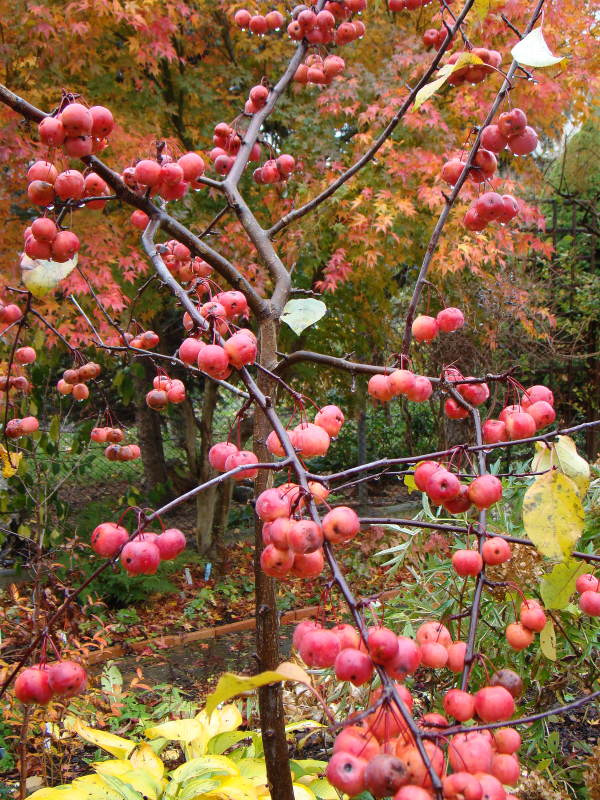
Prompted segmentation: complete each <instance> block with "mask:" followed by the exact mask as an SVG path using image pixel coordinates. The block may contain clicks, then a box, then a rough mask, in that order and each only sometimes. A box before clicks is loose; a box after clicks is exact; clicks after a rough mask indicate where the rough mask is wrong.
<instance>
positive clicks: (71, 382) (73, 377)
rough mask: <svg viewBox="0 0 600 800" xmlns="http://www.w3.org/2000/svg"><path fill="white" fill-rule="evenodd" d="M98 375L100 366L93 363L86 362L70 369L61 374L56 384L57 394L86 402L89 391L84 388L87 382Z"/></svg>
mask: <svg viewBox="0 0 600 800" xmlns="http://www.w3.org/2000/svg"><path fill="white" fill-rule="evenodd" d="M98 375H100V364H96V362H95V361H88V363H87V364H83V366H81V367H72V368H71V369H66V370H65V371H64V372H63V376H62V378H61V379H60V380H59V381H58V383H57V384H56V388H57V390H58V392H59V394H64V395H67V394H70V395H72V396H73V398H74V399H75V400H87V399H88V397H89V396H90V390H89V389H88V387H87V386H86V383H87V382H88V381H91V380H94V379H95V378H97V377H98Z"/></svg>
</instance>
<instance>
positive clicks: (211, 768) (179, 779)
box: [170, 755, 240, 783]
mask: <svg viewBox="0 0 600 800" xmlns="http://www.w3.org/2000/svg"><path fill="white" fill-rule="evenodd" d="M219 773H221V774H222V775H239V774H240V771H239V769H238V767H237V765H236V764H235V763H234V762H233V761H232V760H231V759H230V758H227V756H217V755H212V756H199V757H198V758H192V760H191V761H187V762H186V763H185V764H182V765H181V766H180V767H177V769H174V770H173V772H171V775H170V778H171V781H172V782H173V781H174V782H176V783H183V782H184V781H188V780H191V779H192V778H196V777H198V776H202V775H204V774H206V776H207V777H210V775H214V774H219Z"/></svg>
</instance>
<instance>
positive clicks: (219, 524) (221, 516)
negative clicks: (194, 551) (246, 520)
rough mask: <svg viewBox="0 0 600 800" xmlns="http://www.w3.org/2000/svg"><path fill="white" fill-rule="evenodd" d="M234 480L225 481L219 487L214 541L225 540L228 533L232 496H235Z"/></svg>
mask: <svg viewBox="0 0 600 800" xmlns="http://www.w3.org/2000/svg"><path fill="white" fill-rule="evenodd" d="M234 483H235V482H234V481H232V480H231V479H229V480H226V481H223V483H220V484H219V488H218V489H217V500H216V504H215V518H214V523H213V539H214V541H223V539H224V538H225V536H226V535H227V528H228V526H229V509H230V508H231V498H232V496H233V486H234Z"/></svg>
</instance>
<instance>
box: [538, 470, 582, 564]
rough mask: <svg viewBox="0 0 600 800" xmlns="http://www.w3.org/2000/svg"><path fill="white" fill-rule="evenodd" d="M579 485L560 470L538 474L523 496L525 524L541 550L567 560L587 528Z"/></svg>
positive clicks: (551, 555) (552, 556)
mask: <svg viewBox="0 0 600 800" xmlns="http://www.w3.org/2000/svg"><path fill="white" fill-rule="evenodd" d="M583 524H584V515H583V506H582V505H581V499H580V497H579V494H578V491H577V486H576V485H575V484H574V483H573V481H572V480H571V479H570V478H567V477H566V476H565V475H562V474H561V473H560V472H557V471H552V472H547V473H546V474H544V475H540V476H538V477H537V478H536V479H535V481H534V482H533V483H532V484H531V486H530V487H529V488H528V489H527V491H526V492H525V497H524V498H523V525H524V527H525V532H526V533H527V535H528V536H529V538H530V539H531V541H532V542H533V543H534V544H535V546H536V547H537V549H538V551H539V552H540V553H541V554H542V555H544V556H548V558H554V559H557V560H560V561H564V560H565V559H566V558H567V557H568V556H569V555H570V554H571V552H572V550H573V548H574V546H575V543H576V542H577V540H578V539H579V537H580V536H581V533H582V531H583Z"/></svg>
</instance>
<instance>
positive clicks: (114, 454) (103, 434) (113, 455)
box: [90, 427, 142, 461]
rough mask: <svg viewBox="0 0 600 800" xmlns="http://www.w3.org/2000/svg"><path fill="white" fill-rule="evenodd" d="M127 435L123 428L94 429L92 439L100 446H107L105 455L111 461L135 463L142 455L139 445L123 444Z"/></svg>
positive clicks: (91, 434)
mask: <svg viewBox="0 0 600 800" xmlns="http://www.w3.org/2000/svg"><path fill="white" fill-rule="evenodd" d="M124 438H125V434H124V432H123V431H122V429H121V428H111V427H106V428H92V431H91V433H90V439H91V441H92V442H97V443H98V444H106V443H107V442H108V443H109V444H108V447H107V448H106V449H105V450H104V455H105V456H106V458H107V459H108V460H109V461H134V460H135V459H136V458H139V457H140V456H141V454H142V452H141V450H140V448H139V445H137V444H123V445H122V444H121V442H122V441H123V439H124Z"/></svg>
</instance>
